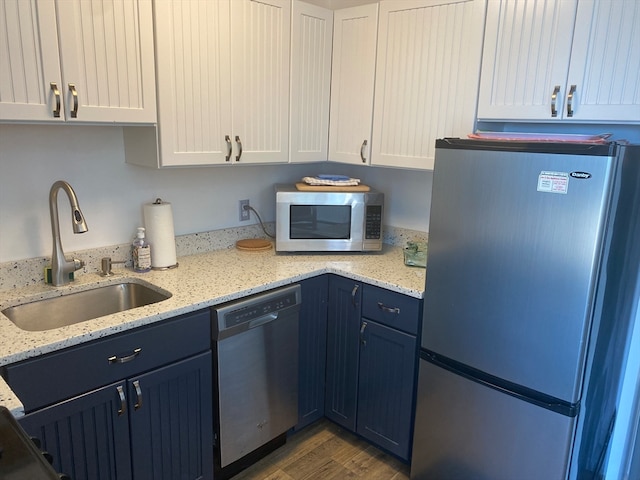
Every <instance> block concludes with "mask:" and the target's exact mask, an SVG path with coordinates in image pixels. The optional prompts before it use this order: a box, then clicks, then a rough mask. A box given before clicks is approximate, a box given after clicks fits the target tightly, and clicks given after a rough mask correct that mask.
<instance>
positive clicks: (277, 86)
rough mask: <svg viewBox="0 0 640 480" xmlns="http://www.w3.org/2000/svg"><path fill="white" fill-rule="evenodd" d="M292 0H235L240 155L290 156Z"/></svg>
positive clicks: (266, 159)
mask: <svg viewBox="0 0 640 480" xmlns="http://www.w3.org/2000/svg"><path fill="white" fill-rule="evenodd" d="M290 42H291V0H260V1H254V0H231V105H232V109H233V110H232V112H231V119H232V122H233V125H232V127H233V133H232V137H233V138H232V140H233V144H234V147H235V152H234V153H235V159H238V156H240V155H239V154H240V149H241V150H242V155H241V156H240V159H239V161H240V162H245V163H277V162H284V163H286V162H288V161H289V58H290Z"/></svg>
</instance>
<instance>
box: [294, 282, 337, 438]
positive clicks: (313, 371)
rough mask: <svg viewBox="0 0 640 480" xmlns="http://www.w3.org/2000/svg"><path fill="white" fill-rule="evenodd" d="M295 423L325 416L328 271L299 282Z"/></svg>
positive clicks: (308, 422) (309, 421) (297, 427)
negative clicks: (299, 306)
mask: <svg viewBox="0 0 640 480" xmlns="http://www.w3.org/2000/svg"><path fill="white" fill-rule="evenodd" d="M300 286H301V288H302V305H301V309H300V323H299V329H298V332H299V377H298V423H297V425H296V427H295V429H296V430H300V429H302V428H304V427H306V426H307V425H310V424H311V423H313V422H315V421H316V420H319V419H321V418H322V417H323V416H324V387H325V373H326V358H327V296H328V288H329V278H328V276H327V275H321V276H319V277H313V278H310V279H308V280H304V281H302V282H300Z"/></svg>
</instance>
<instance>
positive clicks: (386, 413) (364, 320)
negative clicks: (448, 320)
mask: <svg viewBox="0 0 640 480" xmlns="http://www.w3.org/2000/svg"><path fill="white" fill-rule="evenodd" d="M421 306H422V301H421V300H419V299H416V298H411V297H407V296H405V295H402V294H399V293H395V292H391V291H389V290H385V289H382V288H379V287H375V286H372V285H367V284H363V283H359V282H355V281H353V280H348V279H346V278H343V277H338V276H334V275H332V276H330V278H329V305H328V312H327V373H326V387H325V416H326V417H327V418H329V419H330V420H332V421H334V422H335V423H337V424H339V425H341V426H343V427H345V428H347V429H349V430H351V431H353V432H356V433H358V434H359V435H361V436H362V437H364V438H366V439H367V440H369V441H371V442H372V443H374V444H375V445H378V446H379V447H382V448H383V449H385V450H387V451H388V452H390V453H392V454H394V455H396V456H397V457H399V458H401V459H403V460H405V461H407V462H408V461H409V460H410V457H411V443H412V437H413V432H412V428H413V417H414V411H415V386H416V381H417V361H418V344H417V337H418V334H419V325H420V322H419V314H420V311H421Z"/></svg>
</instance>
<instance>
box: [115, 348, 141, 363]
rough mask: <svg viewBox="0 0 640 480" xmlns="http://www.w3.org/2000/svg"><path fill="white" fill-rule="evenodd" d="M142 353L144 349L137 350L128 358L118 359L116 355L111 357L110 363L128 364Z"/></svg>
mask: <svg viewBox="0 0 640 480" xmlns="http://www.w3.org/2000/svg"><path fill="white" fill-rule="evenodd" d="M140 352H142V348H136V349H135V350H134V351H133V353H132V354H131V355H127V356H126V357H116V356H115V355H114V356H112V357H109V358H108V359H107V360H109V363H127V362H130V361H131V360H133V359H134V358H136V357H137V356H138V355H140Z"/></svg>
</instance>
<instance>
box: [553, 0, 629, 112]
mask: <svg viewBox="0 0 640 480" xmlns="http://www.w3.org/2000/svg"><path fill="white" fill-rule="evenodd" d="M574 85H575V89H574V93H573V98H572V105H571V107H569V105H567V106H565V109H564V111H563V116H564V117H567V118H568V115H569V110H571V111H572V117H571V118H574V119H575V120H591V121H602V122H608V121H633V122H640V2H638V0H616V1H614V2H612V1H603V0H580V1H579V2H578V12H577V14H576V25H575V33H574V36H573V53H572V54H571V63H570V64H569V75H568V78H567V88H568V89H569V91H571V88H572V87H573V86H574Z"/></svg>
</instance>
